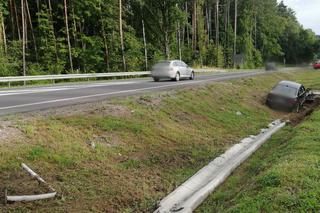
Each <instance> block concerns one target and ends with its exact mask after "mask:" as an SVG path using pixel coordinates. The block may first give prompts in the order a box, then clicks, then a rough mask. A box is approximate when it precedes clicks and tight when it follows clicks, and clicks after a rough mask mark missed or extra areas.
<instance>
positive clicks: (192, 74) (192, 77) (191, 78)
mask: <svg viewBox="0 0 320 213" xmlns="http://www.w3.org/2000/svg"><path fill="white" fill-rule="evenodd" d="M190 80H194V72H192V73H191V75H190Z"/></svg>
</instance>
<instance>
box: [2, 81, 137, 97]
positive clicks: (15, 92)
mask: <svg viewBox="0 0 320 213" xmlns="http://www.w3.org/2000/svg"><path fill="white" fill-rule="evenodd" d="M135 83H137V81H128V82H114V83H98V84H89V85H75V86H61V87H42V88H34V89H29V90H28V89H24V90H7V91H0V97H1V96H10V95H22V94H33V93H42V92H55V91H61V90H74V89H86V88H93V87H102V86H104V87H105V86H117V85H128V84H135Z"/></svg>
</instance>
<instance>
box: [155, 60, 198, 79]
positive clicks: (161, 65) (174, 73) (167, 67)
mask: <svg viewBox="0 0 320 213" xmlns="http://www.w3.org/2000/svg"><path fill="white" fill-rule="evenodd" d="M151 76H152V78H153V79H154V81H160V79H172V80H175V81H180V79H182V78H184V79H190V80H193V79H194V77H195V74H194V70H193V69H192V68H191V67H189V66H188V65H187V64H186V63H184V62H183V61H180V60H172V61H160V62H158V63H157V64H156V65H154V66H153V68H152V71H151Z"/></svg>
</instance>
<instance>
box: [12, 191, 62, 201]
mask: <svg viewBox="0 0 320 213" xmlns="http://www.w3.org/2000/svg"><path fill="white" fill-rule="evenodd" d="M56 194H57V193H56V192H52V193H47V194H40V195H21V196H7V199H6V200H7V201H9V202H18V201H35V200H44V199H49V198H53V197H55V196H56Z"/></svg>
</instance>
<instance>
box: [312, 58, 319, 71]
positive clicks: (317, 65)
mask: <svg viewBox="0 0 320 213" xmlns="http://www.w3.org/2000/svg"><path fill="white" fill-rule="evenodd" d="M313 68H314V69H315V70H317V69H320V60H319V61H317V62H315V63H314V64H313Z"/></svg>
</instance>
